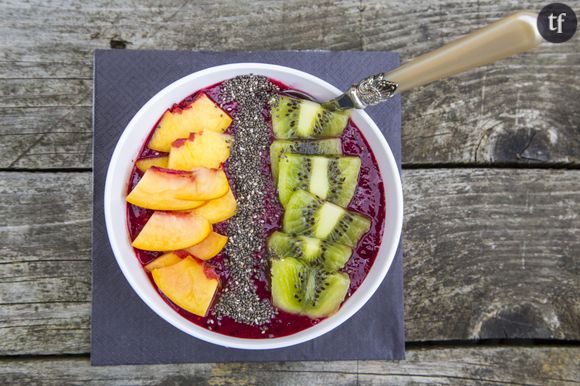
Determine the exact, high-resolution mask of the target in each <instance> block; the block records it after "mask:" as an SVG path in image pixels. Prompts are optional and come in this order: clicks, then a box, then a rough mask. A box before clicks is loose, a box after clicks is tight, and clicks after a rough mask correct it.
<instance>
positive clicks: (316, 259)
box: [268, 232, 352, 272]
mask: <svg viewBox="0 0 580 386" xmlns="http://www.w3.org/2000/svg"><path fill="white" fill-rule="evenodd" d="M268 251H270V253H271V254H272V255H274V256H276V257H279V258H283V257H294V258H297V259H300V260H302V261H305V262H307V263H309V264H311V265H316V266H318V267H320V268H322V269H324V270H325V271H327V272H336V271H338V270H340V269H342V268H343V267H344V266H345V264H346V263H347V261H348V259H350V256H351V255H352V248H350V247H347V246H346V245H341V244H337V243H332V242H329V241H322V240H319V239H316V238H313V237H307V236H296V237H292V236H291V235H289V234H287V233H283V232H274V233H272V234H271V235H270V237H269V238H268Z"/></svg>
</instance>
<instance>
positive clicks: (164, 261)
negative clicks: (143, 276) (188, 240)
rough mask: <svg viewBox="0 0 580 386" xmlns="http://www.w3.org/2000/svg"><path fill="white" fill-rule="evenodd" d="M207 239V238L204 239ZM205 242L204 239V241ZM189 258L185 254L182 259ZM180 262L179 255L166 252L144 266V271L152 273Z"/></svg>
mask: <svg viewBox="0 0 580 386" xmlns="http://www.w3.org/2000/svg"><path fill="white" fill-rule="evenodd" d="M206 239H207V237H206ZM204 240H205V239H204ZM186 256H189V254H185V256H184V257H186ZM180 261H181V257H180V256H179V254H177V253H175V252H168V253H164V254H163V255H161V256H159V257H158V258H156V259H155V260H153V261H152V262H150V263H149V264H147V265H146V266H145V269H146V270H147V271H149V272H151V271H153V270H154V269H157V268H163V267H169V266H170V265H173V264H177V263H179V262H180Z"/></svg>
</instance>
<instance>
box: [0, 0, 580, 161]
mask: <svg viewBox="0 0 580 386" xmlns="http://www.w3.org/2000/svg"><path fill="white" fill-rule="evenodd" d="M567 4H568V5H570V6H571V7H572V8H576V9H578V8H580V0H574V1H568V2H567ZM538 7H539V5H538V3H537V2H529V1H523V2H518V4H516V3H514V2H512V1H509V0H502V1H495V0H482V1H477V0H469V1H460V2H456V1H452V0H439V1H430V2H423V1H419V0H413V1H405V2H400V1H395V0H389V1H380V0H346V1H341V2H333V1H321V2H315V3H313V2H311V1H306V0H300V1H284V2H279V1H272V0H267V1H261V2H259V3H256V2H253V1H238V2H213V1H198V2H187V1H185V2H183V1H179V0H170V1H165V2H163V5H160V4H159V3H157V2H154V1H150V0H147V1H139V2H127V1H123V2H121V1H108V0H98V1H91V2H89V1H86V0H76V1H63V0H52V1H42V2H41V1H38V0H36V1H32V2H21V1H18V0H5V1H3V2H2V3H1V4H0V36H2V38H1V39H0V119H2V121H3V122H4V124H3V125H2V126H1V127H0V168H4V169H7V168H15V169H51V168H57V169H65V168H89V167H91V151H92V150H91V137H90V132H91V122H90V103H91V102H90V98H91V92H92V91H91V88H92V87H91V78H92V52H93V50H94V49H97V48H109V47H117V48H126V49H172V50H173V49H177V50H220V51H221V50H274V49H282V50H285V49H327V50H396V51H399V52H400V53H401V56H402V59H403V60H406V59H410V58H412V57H414V56H416V55H418V54H421V53H424V52H426V51H429V50H432V49H434V48H437V47H439V46H440V45H442V44H444V43H446V42H449V41H450V40H452V39H454V38H456V37H458V36H461V35H463V34H465V33H467V32H469V31H470V30H472V29H474V28H478V27H481V26H483V25H485V24H486V23H487V22H489V21H493V20H496V19H498V18H499V17H501V16H502V15H505V14H508V13H511V12H514V11H516V10H518V9H522V8H528V9H532V10H538ZM265 20H267V22H264V21H265ZM579 72H580V40H579V39H572V40H571V41H569V42H567V43H565V44H545V45H544V46H542V47H540V48H539V49H537V50H535V51H534V52H531V53H527V54H524V55H521V56H518V57H515V58H511V59H508V60H506V61H503V62H501V63H499V64H497V65H493V66H487V67H485V68H483V69H479V70H475V71H472V72H470V73H468V74H465V75H462V76H459V77H457V78H454V79H451V80H448V81H444V82H440V83H437V85H432V86H427V87H424V88H422V89H419V90H416V91H412V92H409V93H408V94H406V96H405V97H404V111H405V113H404V121H403V122H404V125H403V126H404V127H403V154H404V162H405V164H407V165H422V164H448V163H453V164H470V165H473V164H476V165H477V164H505V163H508V164H511V163H514V164H528V163H537V164H563V165H573V166H577V165H578V164H579V160H580V125H579V124H578V122H580V109H578V108H576V106H577V103H574V102H575V101H577V100H578V99H579V98H580V77H579V76H578V73H579Z"/></svg>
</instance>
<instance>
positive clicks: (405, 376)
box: [0, 347, 580, 386]
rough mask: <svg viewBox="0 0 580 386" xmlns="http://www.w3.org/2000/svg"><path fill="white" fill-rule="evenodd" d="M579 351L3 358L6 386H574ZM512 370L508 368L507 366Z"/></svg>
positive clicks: (485, 349)
mask: <svg viewBox="0 0 580 386" xmlns="http://www.w3.org/2000/svg"><path fill="white" fill-rule="evenodd" d="M579 361H580V348H577V347H513V348H503V347H481V348H477V347H476V348H455V349H438V348H435V349H427V350H408V351H407V359H406V360H405V361H399V362H379V361H369V362H365V361H358V362H357V361H349V362H295V363H292V362H279V363H248V364H241V363H232V364H180V365H148V366H114V367H111V366H109V367H91V366H90V364H89V361H88V359H87V358H66V357H61V358H58V357H57V358H33V359H0V381H2V384H43V385H59V386H60V385H73V384H83V385H126V384H131V385H154V384H155V385H178V384H179V385H274V384H275V385H354V384H357V385H359V384H360V385H375V384H377V385H386V384H388V385H408V384H413V385H417V384H434V383H436V384H451V385H495V384H515V385H523V384H527V385H572V384H577V383H578V382H580V377H579V375H578V374H580V372H579V371H578V370H579V369H578V362H579ZM508 363H509V365H506V364H508Z"/></svg>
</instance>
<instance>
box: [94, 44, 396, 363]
mask: <svg viewBox="0 0 580 386" xmlns="http://www.w3.org/2000/svg"><path fill="white" fill-rule="evenodd" d="M94 59H95V62H94V73H95V77H94V79H95V85H94V161H93V170H94V203H93V291H92V295H93V302H92V318H91V346H92V348H91V362H92V363H93V364H94V365H119V364H154V363H182V362H234V361H239V362H244V361H301V360H317V361H321V360H357V359H360V360H365V359H369V360H370V359H393V360H395V359H403V358H404V355H405V337H404V324H403V270H402V252H401V247H400V245H399V250H398V252H397V255H396V257H395V259H394V261H393V265H392V266H391V269H390V270H389V273H388V275H387V277H386V279H385V281H384V282H383V284H382V285H381V287H380V288H379V289H378V291H377V292H376V293H375V295H374V296H373V297H372V299H371V300H370V301H369V302H368V303H367V304H366V305H365V306H364V307H363V308H362V309H361V310H360V311H359V312H358V313H357V314H356V315H354V316H353V317H352V318H350V319H349V320H348V321H346V322H345V323H343V324H342V325H341V326H339V327H338V328H336V329H335V330H333V331H331V332H329V333H327V334H325V335H323V336H321V337H319V338H317V339H314V340H311V341H309V342H306V343H302V344H300V345H297V346H293V347H288V348H284V349H277V350H263V351H248V350H239V349H228V348H224V347H221V346H217V345H213V344H210V343H206V342H203V341H201V340H198V339H196V338H193V337H191V336H189V335H187V334H185V333H183V332H181V331H179V330H178V329H176V328H175V327H173V326H171V325H170V324H169V323H167V322H166V321H164V320H163V319H161V318H160V317H159V316H157V314H155V313H154V312H153V311H152V310H150V309H149V308H148V307H147V305H145V303H143V301H141V299H140V298H139V297H138V296H137V294H136V293H135V292H134V291H133V290H132V289H131V287H130V286H129V284H128V283H127V281H126V280H125V277H124V276H123V274H122V273H121V270H120V269H119V267H118V265H117V262H116V261H115V258H114V256H113V252H112V250H111V247H110V245H109V241H108V238H107V233H106V228H105V219H104V213H103V192H104V186H105V177H106V171H107V167H108V164H109V160H110V157H111V155H112V153H113V149H114V147H115V144H116V142H117V140H118V138H119V137H120V135H121V132H122V131H123V129H124V128H125V126H126V125H127V124H128V123H129V120H130V119H131V118H132V117H133V115H134V114H135V113H137V111H138V110H139V109H140V108H141V106H143V104H145V103H146V102H147V101H148V100H149V99H150V98H151V97H152V96H153V95H155V94H156V93H157V92H158V91H159V90H161V89H162V88H164V87H165V86H167V85H168V84H170V83H172V82H173V81H175V80H177V79H179V78H181V77H183V76H186V75H188V74H191V73H193V72H195V71H198V70H202V69H205V68H208V67H212V66H216V65H221V64H227V63H239V62H262V63H271V64H279V65H284V66H288V67H293V68H296V69H299V70H302V71H305V72H308V73H310V74H313V75H315V76H318V77H320V78H322V79H324V80H326V81H328V82H329V83H331V84H333V85H335V86H337V87H338V88H340V89H342V90H344V89H346V87H347V86H349V85H350V84H352V83H354V82H356V81H358V80H360V79H362V78H364V77H365V76H368V75H371V74H374V73H378V72H381V71H386V70H389V69H391V68H394V67H396V66H397V65H398V64H399V55H398V54H397V53H392V52H318V51H306V52H304V51H301V52H300V51H284V52H219V53H218V52H212V53H210V52H163V51H126V50H102V51H101V50H98V51H96V52H95V58H94ZM193 91H195V90H192V92H193ZM367 111H368V113H369V114H370V115H371V117H372V118H373V119H374V120H375V122H376V123H377V125H378V126H379V127H380V128H381V131H382V132H383V134H384V135H385V137H386V139H387V142H388V143H389V145H390V147H391V149H392V151H393V153H394V155H395V158H396V159H397V162H399V165H400V161H401V109H400V99H399V98H398V97H395V98H393V99H392V100H391V101H389V102H387V103H384V104H382V105H380V106H375V107H372V108H369V109H368V110H367ZM387 226H388V224H387Z"/></svg>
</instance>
